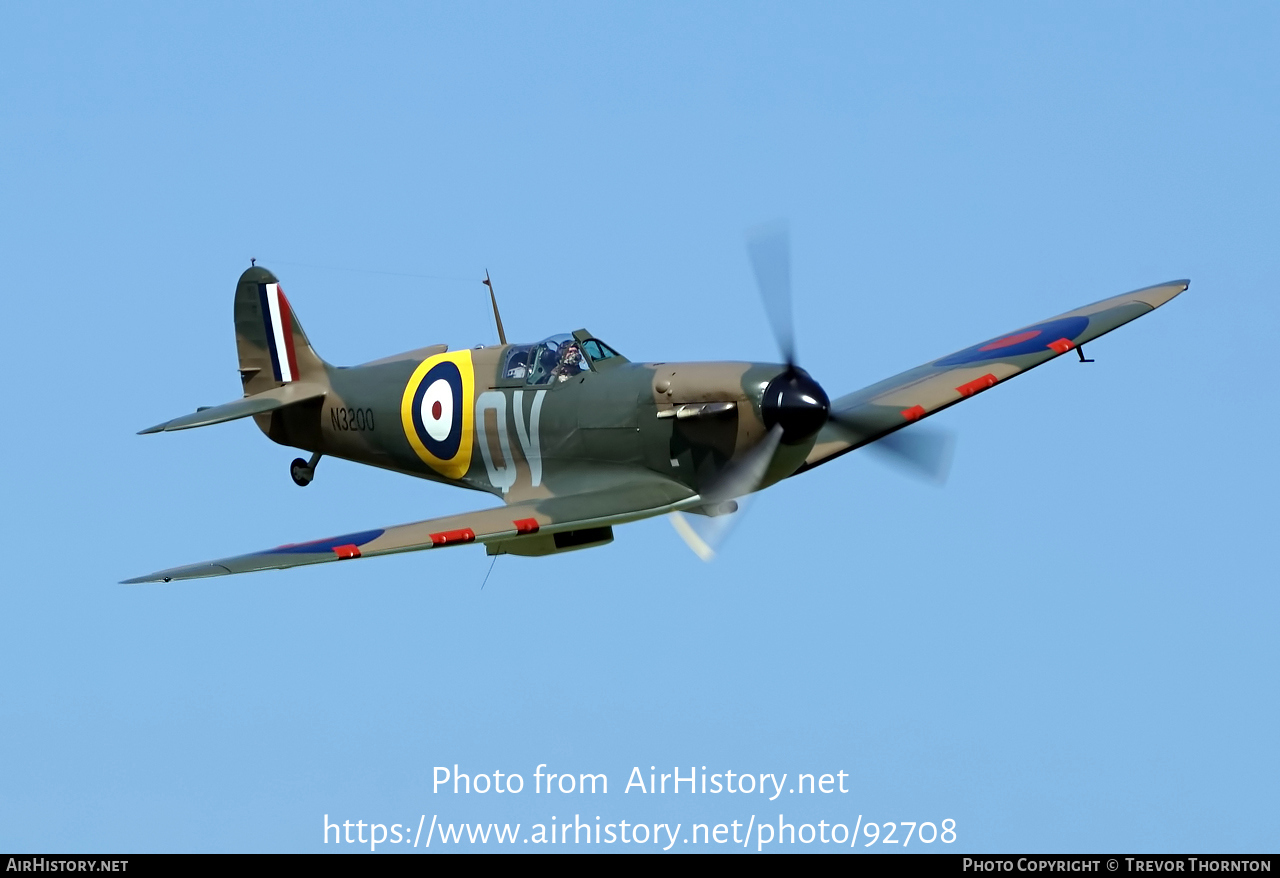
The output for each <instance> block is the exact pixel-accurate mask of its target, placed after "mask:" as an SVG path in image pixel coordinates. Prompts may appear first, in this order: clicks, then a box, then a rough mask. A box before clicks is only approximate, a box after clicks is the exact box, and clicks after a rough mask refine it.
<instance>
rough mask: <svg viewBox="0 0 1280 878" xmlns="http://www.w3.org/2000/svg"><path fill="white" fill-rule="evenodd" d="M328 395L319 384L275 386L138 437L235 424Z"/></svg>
mask: <svg viewBox="0 0 1280 878" xmlns="http://www.w3.org/2000/svg"><path fill="white" fill-rule="evenodd" d="M326 392H327V388H325V387H323V386H321V385H319V384H311V383H309V382H305V381H294V382H292V383H290V384H285V385H284V386H282V387H275V388H272V389H271V390H265V391H263V392H262V393H255V394H254V395H253V396H246V397H245V398H244V399H237V400H236V401H235V402H228V403H225V404H223V405H215V406H214V407H212V408H204V409H200V410H199V411H197V412H195V413H194V414H190V415H183V416H182V417H180V418H174V419H173V420H172V421H165V422H164V423H163V424H156V425H155V426H154V427H148V428H147V429H145V430H140V431H138V435H139V436H141V435H143V434H145V433H168V432H171V431H173V430H190V429H191V428H192V427H207V426H208V425H210V424H221V423H222V422H223V421H234V420H236V419H237V418H247V417H249V416H250V415H261V414H265V413H267V412H272V411H275V410H276V409H281V408H284V407H285V406H289V405H295V404H296V403H300V402H306V401H307V400H309V399H319V398H320V397H322V396H324V395H325V393H326Z"/></svg>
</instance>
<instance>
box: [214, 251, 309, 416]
mask: <svg viewBox="0 0 1280 878" xmlns="http://www.w3.org/2000/svg"><path fill="white" fill-rule="evenodd" d="M235 321H236V349H237V351H238V353H239V355H240V381H241V383H242V384H243V385H244V393H245V395H246V396H251V395H253V394H255V393H261V392H263V391H265V390H270V389H272V388H275V387H280V386H282V385H285V384H289V383H290V382H293V381H301V380H312V381H324V380H325V374H326V373H325V366H324V361H323V360H321V359H320V357H319V356H318V355H317V354H316V352H315V350H314V349H313V348H312V347H311V342H310V341H308V340H307V334H306V333H305V332H304V331H303V329H302V324H301V323H299V322H298V316H297V315H296V314H295V313H294V311H293V308H292V307H291V306H290V304H289V300H288V299H287V298H285V295H284V291H283V290H281V289H280V281H279V280H278V279H277V278H276V276H275V275H274V274H272V273H271V272H270V271H268V270H267V269H265V268H262V267H260V266H255V267H253V268H250V269H249V270H248V271H246V272H245V273H244V274H242V275H240V281H239V283H238V284H237V285H236V302H235Z"/></svg>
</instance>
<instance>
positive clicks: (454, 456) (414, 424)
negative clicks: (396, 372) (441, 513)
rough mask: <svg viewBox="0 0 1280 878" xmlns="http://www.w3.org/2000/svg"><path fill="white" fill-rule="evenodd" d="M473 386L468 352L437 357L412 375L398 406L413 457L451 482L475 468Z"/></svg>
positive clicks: (429, 358) (428, 360) (425, 363)
mask: <svg viewBox="0 0 1280 878" xmlns="http://www.w3.org/2000/svg"><path fill="white" fill-rule="evenodd" d="M474 384H475V381H474V376H473V373H472V369H471V352H470V351H455V352H451V353H444V354H436V355H435V356H433V357H428V358H427V359H425V360H423V361H422V363H421V364H419V365H418V368H417V369H415V370H414V371H413V376H412V377H411V378H410V379H409V383H408V384H406V385H405V388H404V397H403V399H402V400H401V404H400V417H401V421H402V422H403V426H404V433H405V436H406V438H408V440H409V444H410V445H411V446H412V447H413V450H414V452H415V453H416V454H417V455H418V457H419V458H421V459H422V461H423V462H424V463H426V464H427V465H428V466H430V467H431V468H432V469H434V470H435V471H436V472H438V473H440V474H441V475H444V476H446V477H448V478H451V479H457V478H461V477H462V476H463V475H465V474H466V472H467V469H468V468H469V467H470V466H471V444H472V432H473V431H472V406H471V403H472V390H473V387H474Z"/></svg>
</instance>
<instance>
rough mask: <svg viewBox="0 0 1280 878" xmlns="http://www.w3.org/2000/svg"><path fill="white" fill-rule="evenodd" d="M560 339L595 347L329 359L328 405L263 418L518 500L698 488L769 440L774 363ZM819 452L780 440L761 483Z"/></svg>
mask: <svg viewBox="0 0 1280 878" xmlns="http://www.w3.org/2000/svg"><path fill="white" fill-rule="evenodd" d="M554 338H560V339H561V341H560V345H561V351H562V352H563V351H564V350H566V349H567V348H566V347H565V346H566V345H568V346H573V347H580V348H581V350H582V352H584V353H590V354H591V355H588V356H580V359H579V361H578V362H577V363H574V364H570V365H569V366H567V367H566V364H565V362H564V361H563V360H562V361H560V362H559V363H558V365H556V366H554V367H551V366H549V365H548V363H550V362H552V360H550V359H549V356H548V354H547V351H546V344H547V343H546V342H543V343H537V344H534V345H494V346H488V347H477V348H472V349H469V350H461V351H446V350H444V348H443V346H440V347H437V348H426V349H421V350H418V351H412V352H409V353H407V354H404V355H400V356H397V357H389V358H387V359H384V360H379V361H376V362H374V363H369V364H366V365H362V366H354V367H347V368H340V367H332V366H326V370H327V377H328V381H329V384H330V390H329V392H328V393H327V394H326V395H325V397H324V398H323V399H319V400H315V401H314V402H311V403H305V404H300V405H297V406H293V407H290V408H288V409H284V410H281V411H277V412H273V413H271V414H268V415H261V416H258V417H257V421H258V424H259V426H260V427H261V428H262V429H263V431H264V432H265V433H267V435H268V436H270V437H271V438H272V439H273V440H275V441H276V442H279V443H281V444H284V445H290V446H293V447H297V448H303V449H306V450H308V451H311V452H319V453H321V454H323V455H329V456H333V457H338V458H343V459H346V460H352V461H356V462H359V463H364V464H370V465H373V466H378V467H382V468H385V469H390V470H394V471H396V472H401V473H405V474H408V475H414V476H418V477H421V478H426V479H431V480H433V481H438V482H444V483H447V484H451V485H457V486H460V487H466V488H471V489H474V490H479V491H486V492H489V493H493V494H497V495H499V496H502V497H503V498H504V499H505V500H507V501H508V502H510V501H514V500H522V499H527V498H536V497H541V496H555V495H559V494H562V493H574V492H579V491H582V490H586V489H589V488H590V486H591V485H592V484H602V483H608V482H613V481H615V480H617V479H625V478H627V476H628V474H634V473H645V474H648V473H656V474H658V475H660V476H663V477H666V478H669V479H673V480H675V481H678V482H680V483H682V484H685V485H687V486H688V487H690V488H692V489H693V490H695V491H698V490H701V489H702V488H703V487H704V486H705V485H707V484H708V483H709V482H710V481H711V480H712V479H714V478H715V476H716V475H717V474H719V473H720V472H721V471H722V470H723V469H724V468H725V466H726V465H727V464H728V463H729V462H731V461H733V460H736V459H739V458H741V456H742V455H743V454H745V453H746V452H747V451H748V450H750V449H751V448H752V447H753V446H755V445H756V444H757V443H759V442H760V441H761V440H762V439H763V438H764V437H765V435H766V433H767V431H768V427H767V425H766V422H767V421H768V420H769V417H768V413H767V412H765V411H764V400H763V396H764V393H765V389H766V388H767V387H768V386H769V385H770V382H771V381H774V380H775V379H777V378H778V377H779V376H780V375H783V374H784V373H786V371H787V367H786V366H783V365H778V364H768V363H743V362H703V363H633V362H631V361H629V360H627V359H626V358H625V357H623V356H621V355H618V354H617V353H616V352H613V351H612V350H611V349H609V348H608V347H607V346H606V345H604V344H603V343H600V342H596V341H595V340H594V339H593V338H592V336H591V335H590V334H589V333H587V332H586V331H585V330H579V331H578V332H576V333H574V334H573V336H572V338H570V337H569V336H563V337H553V339H554ZM547 341H548V342H551V341H552V340H547ZM575 342H576V344H575ZM593 342H594V344H593ZM553 350H554V349H553ZM594 354H601V356H598V357H597V356H595V355H594ZM812 447H813V436H807V437H802V438H800V440H799V441H796V442H784V443H782V444H781V445H779V447H778V451H777V452H776V453H775V454H774V455H773V460H772V463H771V464H770V466H769V469H768V472H767V475H766V477H765V479H764V481H763V482H762V483H761V484H760V485H759V487H766V486H767V485H769V484H772V483H773V482H776V481H777V480H779V479H781V478H784V477H786V476H787V475H790V474H791V473H792V472H794V471H795V470H796V469H797V468H799V467H800V465H801V464H802V463H803V461H804V459H805V456H806V455H807V454H808V453H809V451H810V449H811V448H812ZM602 477H603V478H602Z"/></svg>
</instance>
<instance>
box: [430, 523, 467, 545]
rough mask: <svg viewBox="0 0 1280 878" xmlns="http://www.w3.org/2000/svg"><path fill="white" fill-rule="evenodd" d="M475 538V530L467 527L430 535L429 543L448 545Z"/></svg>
mask: <svg viewBox="0 0 1280 878" xmlns="http://www.w3.org/2000/svg"><path fill="white" fill-rule="evenodd" d="M475 538H476V532H475V531H473V530H472V529H471V528H469V527H464V528H462V530H446V531H441V532H440V533H438V534H432V535H431V545H433V546H450V545H453V544H454V543H469V542H471V541H472V540H474V539H475Z"/></svg>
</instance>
